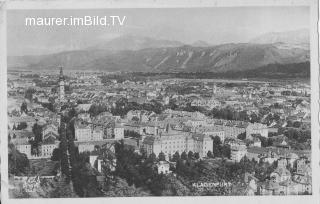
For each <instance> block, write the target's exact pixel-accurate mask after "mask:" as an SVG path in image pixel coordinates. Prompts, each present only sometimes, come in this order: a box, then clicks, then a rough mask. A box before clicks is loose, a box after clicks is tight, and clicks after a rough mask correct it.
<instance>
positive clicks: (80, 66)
mask: <svg viewBox="0 0 320 204" xmlns="http://www.w3.org/2000/svg"><path fill="white" fill-rule="evenodd" d="M308 39H309V38H308V35H307V36H306V31H290V32H288V33H269V34H265V35H263V36H260V37H258V38H255V39H253V40H252V41H251V42H250V43H232V44H222V45H215V46H212V45H210V44H208V43H206V42H204V41H197V42H195V43H193V44H192V45H184V44H183V43H180V42H178V41H169V40H157V39H152V38H148V37H137V36H122V37H119V38H116V39H113V40H111V41H107V42H106V43H101V44H99V45H96V46H92V47H89V48H87V49H84V50H78V51H68V52H61V53H57V54H50V55H41V56H20V57H8V65H9V69H11V68H14V69H17V68H27V69H33V70H40V69H55V68H57V67H58V66H60V65H61V66H63V67H64V68H65V69H70V70H97V71H132V72H138V71H139V72H217V73H221V72H228V71H245V70H252V69H257V68H260V67H263V66H266V65H269V64H273V65H275V64H279V65H284V64H293V63H302V62H308V61H309V58H310V53H309V41H308Z"/></svg>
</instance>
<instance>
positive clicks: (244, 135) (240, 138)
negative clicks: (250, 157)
mask: <svg viewBox="0 0 320 204" xmlns="http://www.w3.org/2000/svg"><path fill="white" fill-rule="evenodd" d="M237 138H238V139H239V140H245V139H246V133H245V132H243V133H240V134H239V135H238V136H237Z"/></svg>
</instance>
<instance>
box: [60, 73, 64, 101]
mask: <svg viewBox="0 0 320 204" xmlns="http://www.w3.org/2000/svg"><path fill="white" fill-rule="evenodd" d="M64 84H65V83H64V76H63V69H62V67H60V75H59V100H60V102H62V101H64Z"/></svg>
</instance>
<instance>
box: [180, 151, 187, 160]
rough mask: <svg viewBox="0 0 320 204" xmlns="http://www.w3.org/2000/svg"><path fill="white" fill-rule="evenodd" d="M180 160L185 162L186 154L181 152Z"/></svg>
mask: <svg viewBox="0 0 320 204" xmlns="http://www.w3.org/2000/svg"><path fill="white" fill-rule="evenodd" d="M181 159H182V160H187V159H188V155H187V153H186V152H182V154H181Z"/></svg>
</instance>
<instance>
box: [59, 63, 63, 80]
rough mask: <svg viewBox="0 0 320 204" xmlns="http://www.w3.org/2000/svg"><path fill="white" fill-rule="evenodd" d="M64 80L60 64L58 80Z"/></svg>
mask: <svg viewBox="0 0 320 204" xmlns="http://www.w3.org/2000/svg"><path fill="white" fill-rule="evenodd" d="M62 80H64V76H63V69H62V66H60V75H59V81H62Z"/></svg>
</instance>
